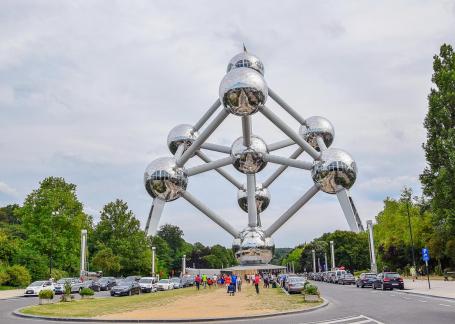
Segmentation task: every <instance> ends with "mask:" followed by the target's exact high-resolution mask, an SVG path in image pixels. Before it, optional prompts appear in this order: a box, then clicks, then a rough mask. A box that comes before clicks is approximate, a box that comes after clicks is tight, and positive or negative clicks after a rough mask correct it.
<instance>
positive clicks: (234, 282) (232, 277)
mask: <svg viewBox="0 0 455 324" xmlns="http://www.w3.org/2000/svg"><path fill="white" fill-rule="evenodd" d="M231 283H232V284H233V285H234V290H236V289H237V276H236V275H235V274H232V276H231Z"/></svg>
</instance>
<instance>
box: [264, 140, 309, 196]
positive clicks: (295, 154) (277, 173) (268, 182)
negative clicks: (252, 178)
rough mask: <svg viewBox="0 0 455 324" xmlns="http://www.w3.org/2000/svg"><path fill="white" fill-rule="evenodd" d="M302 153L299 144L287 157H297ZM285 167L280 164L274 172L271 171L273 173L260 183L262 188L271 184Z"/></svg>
mask: <svg viewBox="0 0 455 324" xmlns="http://www.w3.org/2000/svg"><path fill="white" fill-rule="evenodd" d="M302 153H303V149H302V148H301V147H300V146H299V147H297V149H296V150H295V151H294V153H292V154H291V156H289V158H290V159H297V158H298V157H299V155H300V154H302ZM287 168H288V166H287V165H281V166H280V167H279V168H278V169H276V170H275V172H273V174H272V175H271V176H270V177H268V178H267V179H266V180H265V181H264V182H263V183H262V186H263V187H264V188H267V187H268V186H270V185H271V184H272V182H273V181H275V180H276V178H278V177H279V176H280V175H281V174H282V173H283V172H284V170H286V169H287Z"/></svg>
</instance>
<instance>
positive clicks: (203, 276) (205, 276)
mask: <svg viewBox="0 0 455 324" xmlns="http://www.w3.org/2000/svg"><path fill="white" fill-rule="evenodd" d="M202 285H203V286H204V289H205V288H207V275H206V274H205V273H204V274H202Z"/></svg>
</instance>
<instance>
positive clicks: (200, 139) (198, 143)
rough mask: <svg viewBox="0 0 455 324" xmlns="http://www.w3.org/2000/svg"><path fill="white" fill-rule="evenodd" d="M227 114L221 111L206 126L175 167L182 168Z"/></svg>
mask: <svg viewBox="0 0 455 324" xmlns="http://www.w3.org/2000/svg"><path fill="white" fill-rule="evenodd" d="M228 115H229V112H228V111H227V110H226V109H223V110H221V111H220V112H219V113H218V115H217V116H216V117H215V119H213V120H212V122H211V123H210V124H209V125H208V126H207V128H206V129H204V131H203V132H202V133H201V134H200V135H199V137H198V138H197V139H196V140H195V141H194V142H193V144H191V146H190V147H189V148H188V149H187V150H186V151H185V153H183V155H182V156H181V157H180V159H178V160H177V166H179V167H181V166H183V165H184V164H185V163H186V162H187V161H188V160H189V159H190V158H191V157H192V156H193V154H194V153H196V151H197V150H199V148H200V147H201V145H202V143H204V142H205V141H206V140H207V138H209V136H210V135H211V134H212V133H213V132H214V131H215V129H216V128H217V127H218V126H219V125H220V124H221V123H222V122H223V120H225V119H226V117H227V116H228Z"/></svg>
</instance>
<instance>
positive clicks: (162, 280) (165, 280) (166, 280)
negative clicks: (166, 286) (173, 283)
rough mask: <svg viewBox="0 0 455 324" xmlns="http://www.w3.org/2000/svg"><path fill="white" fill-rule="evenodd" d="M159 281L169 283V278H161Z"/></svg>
mask: <svg viewBox="0 0 455 324" xmlns="http://www.w3.org/2000/svg"><path fill="white" fill-rule="evenodd" d="M159 283H169V279H161V280H160V281H159Z"/></svg>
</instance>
